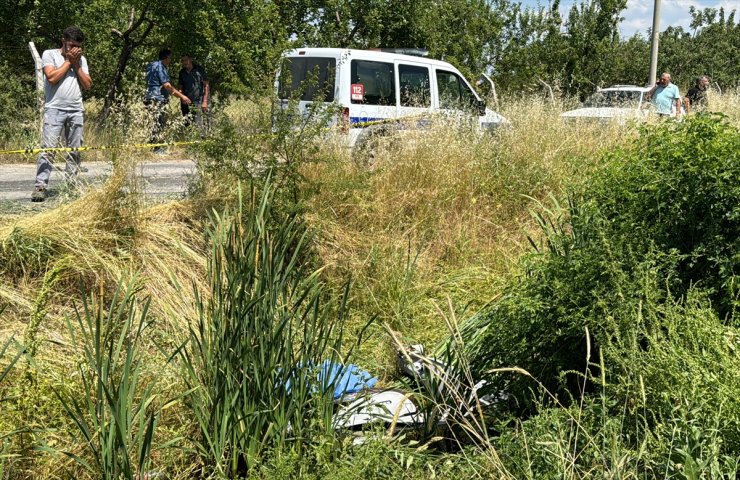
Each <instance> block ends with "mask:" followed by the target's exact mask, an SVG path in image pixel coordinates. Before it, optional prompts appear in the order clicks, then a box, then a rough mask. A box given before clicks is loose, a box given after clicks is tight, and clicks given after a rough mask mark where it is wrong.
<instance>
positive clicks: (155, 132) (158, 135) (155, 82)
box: [144, 48, 192, 154]
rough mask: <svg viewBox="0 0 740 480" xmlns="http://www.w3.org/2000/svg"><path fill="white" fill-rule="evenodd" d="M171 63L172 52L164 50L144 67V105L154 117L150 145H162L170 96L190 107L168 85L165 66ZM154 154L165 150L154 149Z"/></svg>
mask: <svg viewBox="0 0 740 480" xmlns="http://www.w3.org/2000/svg"><path fill="white" fill-rule="evenodd" d="M171 61H172V51H170V50H169V49H167V48H165V49H163V50H161V51H160V52H159V60H157V61H154V62H151V63H149V65H147V67H146V95H145V96H144V104H145V105H146V106H147V107H148V108H149V111H150V112H151V113H152V115H153V116H154V117H155V120H154V126H153V127H152V136H151V139H150V140H149V142H150V143H162V132H163V131H164V126H165V124H166V122H167V101H168V100H169V98H170V94H172V95H174V96H176V97H177V98H179V99H180V101H181V102H182V103H185V104H186V105H190V104H191V103H192V102H191V101H190V99H189V98H188V97H187V96H185V95H183V94H182V93H180V92H179V91H177V90H175V87H173V86H172V84H171V83H170V75H169V73H168V72H167V66H168V65H169V64H170V62H171ZM154 152H155V153H160V154H164V153H166V152H167V150H166V149H165V148H164V147H161V146H160V147H155V148H154Z"/></svg>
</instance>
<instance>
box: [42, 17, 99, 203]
mask: <svg viewBox="0 0 740 480" xmlns="http://www.w3.org/2000/svg"><path fill="white" fill-rule="evenodd" d="M84 41H85V35H84V34H83V33H82V30H80V29H79V28H77V27H69V28H67V29H65V30H64V32H63V34H62V46H61V48H54V49H51V50H46V51H44V53H43V55H42V56H41V65H42V67H43V70H44V100H45V103H44V128H43V131H42V133H41V148H54V147H58V146H59V139H60V137H63V138H64V142H65V144H66V146H67V147H71V148H74V147H81V146H82V128H83V125H84V118H83V112H84V110H85V109H84V107H83V105H82V90H89V89H90V87H92V78H91V77H90V72H89V71H88V68H87V59H86V58H85V56H84V55H82V44H83V42H84ZM52 155H53V154H52V153H51V152H41V154H39V156H38V159H37V161H36V184H35V187H34V191H33V193H32V194H31V201H33V202H43V201H44V200H45V199H46V189H47V187H48V186H49V177H50V176H51V170H52V162H51V159H52ZM66 160H67V164H66V166H65V170H64V171H65V173H66V174H67V176H68V177H74V176H76V175H77V174H78V173H79V171H80V152H74V151H73V152H67V153H66Z"/></svg>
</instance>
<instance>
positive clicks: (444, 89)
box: [437, 70, 475, 109]
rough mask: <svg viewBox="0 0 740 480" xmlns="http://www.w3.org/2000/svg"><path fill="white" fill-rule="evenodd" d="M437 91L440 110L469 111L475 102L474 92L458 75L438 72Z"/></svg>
mask: <svg viewBox="0 0 740 480" xmlns="http://www.w3.org/2000/svg"><path fill="white" fill-rule="evenodd" d="M437 90H438V91H439V107H440V108H452V109H467V108H470V107H471V106H472V105H473V103H474V100H475V95H473V92H471V91H470V88H468V86H467V84H466V83H465V82H464V81H463V80H462V79H461V78H460V77H459V76H458V75H457V74H456V73H452V72H445V71H444V70H437Z"/></svg>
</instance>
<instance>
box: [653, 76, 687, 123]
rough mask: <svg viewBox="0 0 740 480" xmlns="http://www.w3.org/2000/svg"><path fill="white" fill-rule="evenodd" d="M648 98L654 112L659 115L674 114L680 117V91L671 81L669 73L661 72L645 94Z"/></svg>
mask: <svg viewBox="0 0 740 480" xmlns="http://www.w3.org/2000/svg"><path fill="white" fill-rule="evenodd" d="M647 98H648V100H650V102H651V103H652V104H653V105H654V106H655V113H657V114H658V116H659V117H665V118H667V117H669V116H671V115H675V116H676V119H677V120H678V119H680V118H681V93H680V92H679V91H678V87H677V86H676V85H674V84H672V83H671V74H670V73H667V72H663V74H661V75H660V79H658V83H656V84H655V86H654V87H653V89H652V90H650V91H649V92H648V94H647Z"/></svg>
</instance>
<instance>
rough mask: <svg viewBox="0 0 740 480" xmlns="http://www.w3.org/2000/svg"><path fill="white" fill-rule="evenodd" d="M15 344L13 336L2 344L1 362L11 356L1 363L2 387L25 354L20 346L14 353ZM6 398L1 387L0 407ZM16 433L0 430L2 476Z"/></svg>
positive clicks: (1, 476)
mask: <svg viewBox="0 0 740 480" xmlns="http://www.w3.org/2000/svg"><path fill="white" fill-rule="evenodd" d="M4 310H5V308H0V315H2V313H3V311H4ZM13 344H15V340H14V339H13V338H12V337H11V338H9V339H8V340H7V341H5V343H3V344H2V345H0V362H3V361H4V359H5V357H6V355H7V356H8V357H10V361H9V362H8V363H7V364H6V365H5V366H3V365H2V363H0V387H2V383H3V380H5V377H7V376H8V374H9V373H10V371H11V370H12V369H13V366H14V365H15V363H16V362H17V361H18V359H19V358H21V356H22V355H23V350H22V349H20V348H19V349H18V351H17V352H16V353H15V354H12V353H11V352H10V347H11V345H13ZM5 400H7V398H6V397H5V394H4V392H3V390H2V389H0V408H1V407H2V403H3V402H4V401H5ZM14 433H16V432H13V431H10V432H6V431H2V430H0V478H5V477H4V472H5V460H6V459H7V458H9V457H10V456H11V455H10V454H9V450H10V442H9V441H8V437H10V436H11V435H13V434H14Z"/></svg>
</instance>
